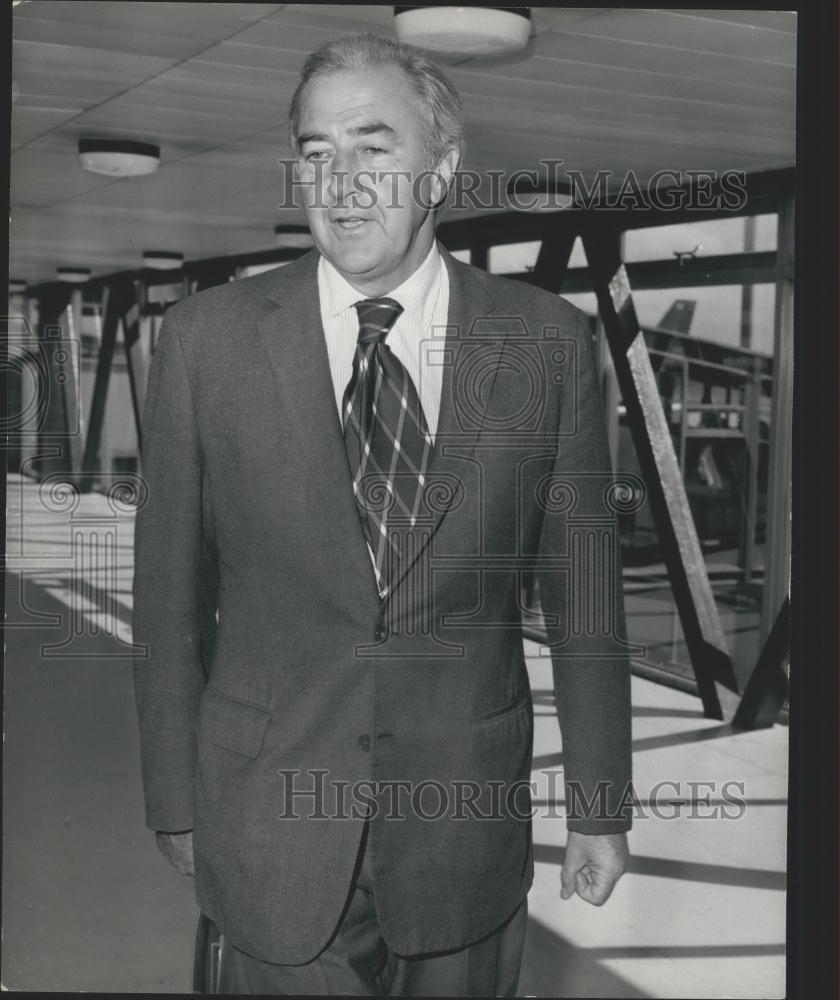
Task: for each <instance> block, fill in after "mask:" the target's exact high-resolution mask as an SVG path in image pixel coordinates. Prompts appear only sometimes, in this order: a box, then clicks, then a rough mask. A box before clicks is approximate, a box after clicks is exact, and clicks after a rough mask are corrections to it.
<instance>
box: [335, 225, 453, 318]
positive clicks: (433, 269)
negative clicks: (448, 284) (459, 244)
mask: <svg viewBox="0 0 840 1000" xmlns="http://www.w3.org/2000/svg"><path fill="white" fill-rule="evenodd" d="M442 266H443V260H442V258H441V255H440V251H439V250H438V245H437V240H435V241H434V242H433V243H432V246H431V249H430V250H429V252H428V254H427V255H426V258H425V260H424V261H423V263H422V264H421V265H420V267H418V268H417V270H416V271H414V273H413V274H410V275H409V276H408V277H407V278H406V279H405V281H404V282H403V283H402V284H401V285H399V286H397V288H395V289H394V290H393V291H392V292H388V293H387V295H388V298H390V299H396V301H397V302H399V304H400V305H401V306H402V307H403V312H404V313H407V314H409V315H411V316H413V317H415V318H416V319H417V320H418V321H422V319H423V317H424V314H425V312H426V309H427V305H428V304H429V300H430V299H431V298H432V290H433V288H434V286H435V282H436V281H438V280H439V278H440V271H441V267H442ZM318 277H319V279H320V281H319V285H320V287H321V295H322V299H323V301H322V303H321V307H322V309H323V311H324V314H325V316H327V317H330V318H332V317H335V316H338V315H339V314H340V313H342V312H344V311H345V310H346V309H352V308H353V306H354V305H355V304H356V303H357V302H359V301H360V300H361V299H364V298H365V296H364V295H363V294H362V293H361V292H360V291H359V290H358V289H357V288H354V287H353V286H352V285H351V284H350V282H349V281H347V279H346V278H344V277H343V276H342V275H341V274H339V272H338V271H337V270H336V269H335V268H334V267H333V265H332V264H331V263H330V262H329V261H328V260H327V259H326V257H324V256H322V257H321V259H320V260H319V261H318Z"/></svg>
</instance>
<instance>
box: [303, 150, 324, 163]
mask: <svg viewBox="0 0 840 1000" xmlns="http://www.w3.org/2000/svg"><path fill="white" fill-rule="evenodd" d="M329 155H330V154H329V152H328V151H327V150H326V149H313V150H312V152H311V153H305V154H304V157H303V158H304V160H306V162H307V163H324V162H325V161H326V160H327V159H328V157H329Z"/></svg>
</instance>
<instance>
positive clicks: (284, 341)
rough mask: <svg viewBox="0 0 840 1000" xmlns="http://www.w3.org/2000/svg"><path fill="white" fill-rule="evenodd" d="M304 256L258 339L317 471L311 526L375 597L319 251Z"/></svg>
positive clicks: (276, 296)
mask: <svg viewBox="0 0 840 1000" xmlns="http://www.w3.org/2000/svg"><path fill="white" fill-rule="evenodd" d="M307 256H308V257H309V258H310V259H308V260H303V259H301V265H302V270H303V273H302V275H301V276H300V280H298V281H297V282H295V283H294V284H291V283H289V282H285V283H283V284H282V286H281V289H280V290H278V291H276V292H275V293H270V294H269V296H268V297H269V299H271V301H272V302H273V303H274V304H275V308H274V309H272V310H271V312H269V313H268V314H267V315H266V316H264V317H263V319H262V320H260V322H259V333H260V338H261V340H262V344H263V347H264V348H265V351H266V354H267V355H268V360H269V363H270V365H271V369H272V371H273V373H274V376H275V378H276V379H277V382H278V387H279V390H280V391H279V393H278V396H279V400H280V405H281V407H282V408H283V410H284V411H285V420H284V421H283V427H284V431H285V432H286V433H288V434H291V435H293V436H294V437H295V438H296V439H297V445H298V447H299V448H300V449H301V451H302V453H303V454H305V455H306V456H307V465H308V466H309V467H310V468H312V469H313V470H314V475H313V478H314V480H315V482H316V484H317V487H318V495H319V497H320V500H321V507H320V509H319V510H316V511H313V512H312V525H313V529H314V530H315V531H322V532H324V533H327V534H328V536H329V538H331V539H337V540H338V541H337V544H338V545H339V546H341V548H342V549H343V551H344V553H345V555H346V557H347V558H346V560H344V561H343V562H344V563H345V565H349V567H350V568H351V570H352V571H353V572H354V573H357V574H358V575H359V577H360V579H361V578H362V577H363V578H364V583H363V584H362V586H364V587H367V588H370V589H371V591H372V593H373V594H374V595H375V596H377V597H378V594H377V590H376V580H375V577H374V575H373V571H372V568H371V565H370V559H369V557H368V551H367V544H366V540H365V536H364V532H363V530H362V526H361V522H360V520H359V515H358V513H357V509H356V501H355V499H354V497H353V481H352V478H351V476H350V468H349V465H348V463H347V452H346V450H345V447H344V435H343V433H342V429H341V421H340V418H339V415H338V411H337V409H336V405H335V391H334V388H333V381H332V375H331V373H330V363H329V356H328V354H327V345H326V339H325V337H324V330H323V326H322V324H321V313H320V308H319V298H318V279H317V266H318V254H317V253H316V252H314V251H313V252H312V253H311V254H310V255H307ZM281 276H282V273H281V275H280V276H278V277H281ZM325 543H326V538H325Z"/></svg>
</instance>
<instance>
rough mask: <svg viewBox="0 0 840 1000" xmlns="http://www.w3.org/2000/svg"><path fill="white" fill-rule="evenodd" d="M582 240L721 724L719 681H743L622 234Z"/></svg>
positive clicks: (597, 232) (699, 667)
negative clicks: (692, 505) (717, 598)
mask: <svg viewBox="0 0 840 1000" xmlns="http://www.w3.org/2000/svg"><path fill="white" fill-rule="evenodd" d="M582 236H583V245H584V249H585V251H586V257H587V261H588V263H589V271H590V275H591V278H592V285H593V288H594V290H595V293H596V295H597V297H598V307H599V311H600V314H601V319H602V321H603V324H604V331H605V333H606V336H607V341H608V343H609V345H610V353H611V354H612V357H613V363H614V365H615V371H616V376H617V378H618V383H619V386H620V388H621V392H622V396H623V398H624V405H625V407H626V409H627V417H628V422H629V424H630V431H631V434H632V436H633V443H634V445H635V447H636V453H637V456H638V459H639V465H640V467H641V469H642V473H643V475H644V478H645V483H646V485H647V488H648V495H649V498H650V505H651V511H652V513H653V517H654V522H655V524H656V530H657V533H658V535H659V541H660V544H661V546H662V550H663V556H664V559H665V565H666V566H667V569H668V575H669V578H670V582H671V587H672V589H673V592H674V599H675V602H676V605H677V610H678V612H679V616H680V623H681V624H682V628H683V633H684V635H685V641H686V646H687V647H688V652H689V656H690V657H691V664H692V667H693V668H694V674H695V677H696V678H697V688H698V692H699V694H700V698H701V699H702V702H703V709H704V712H705V714H706V716H707V717H708V718H715V719H722V718H723V710H722V708H721V704H720V700H719V698H718V694H717V690H716V688H715V682H716V681H717V682H719V683H720V684H722V685H724V686H725V687H726V688H729V689H730V690H732V691H737V690H738V684H737V681H736V678H735V673H734V670H733V667H732V659H731V657H730V654H729V648H728V645H727V642H726V638H725V636H724V632H723V626H722V625H721V621H720V616H719V614H718V610H717V606H716V604H715V600H714V596H713V594H712V588H711V585H710V583H709V577H708V574H707V572H706V565H705V562H704V560H703V553H702V550H701V548H700V543H699V541H698V538H697V532H696V530H695V527H694V520H693V518H692V515H691V510H690V508H689V505H688V497H687V496H686V492H685V484H684V482H683V477H682V473H681V471H680V467H679V463H678V461H677V456H676V453H675V451H674V445H673V442H672V440H671V434H670V431H669V429H668V424H667V422H666V420H665V414H664V412H663V409H662V403H661V400H660V398H659V390H658V387H657V384H656V377H655V375H654V372H653V369H652V367H651V364H650V358H649V356H648V351H647V346H646V345H645V339H644V335H643V334H642V331H641V329H640V327H639V322H638V319H637V318H636V310H635V308H634V306H633V297H632V293H631V289H630V283H629V280H628V278H627V272H626V270H625V267H624V264H623V262H622V260H621V249H620V247H621V244H620V232H619V231H618V230H617V229H616V228H615V227H614V226H610V225H608V224H604V223H598V222H596V221H594V220H593V221H592V222H590V223H589V225H588V226H587V227H585V228H584V230H583V233H582Z"/></svg>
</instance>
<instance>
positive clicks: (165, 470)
mask: <svg viewBox="0 0 840 1000" xmlns="http://www.w3.org/2000/svg"><path fill="white" fill-rule="evenodd" d="M290 129H291V138H292V143H293V146H294V149H295V151H296V155H297V171H298V172H297V182H298V184H299V186H300V190H301V191H302V192H303V194H304V198H305V201H306V211H307V217H308V221H309V225H310V228H311V231H312V235H313V237H314V240H315V244H316V248H317V250H315V251H312V252H310V253H308V254H306V255H305V256H303V257H301V258H299V259H298V260H296V261H294V262H293V263H291V264H289V265H288V266H286V267H284V268H282V269H279V270H276V271H272V272H269V273H266V274H263V275H260V276H257V277H255V278H252V279H248V280H245V281H239V282H234V283H232V284H228V285H224V286H221V287H217V288H213V289H210V290H208V291H206V292H202V293H200V294H198V295H196V296H193V297H191V298H189V299H187V300H185V301H183V302H182V303H180V304H178V305H177V306H175V307H173V308H172V309H171V310H170V311H169V312H168V313H167V317H166V321H165V324H164V327H163V330H162V332H161V335H160V339H159V343H158V346H157V349H156V352H155V355H154V359H153V363H152V367H151V374H150V383H149V391H148V396H147V403H146V410H145V416H144V427H145V433H144V455H143V467H144V474H145V476H146V480H147V485H148V499H147V501H146V503H145V504H144V505H143V506H142V507H141V508H140V509H139V510H138V514H137V522H136V561H135V582H134V601H135V609H134V616H135V617H134V622H135V641H136V642H138V643H142V644H145V645H146V646H147V653H146V655H144V656H140V657H138V658H137V660H136V667H135V680H136V690H137V704H138V714H139V719H140V727H141V737H142V763H143V776H144V787H145V797H146V814H147V823H148V826H149V827H150V829H152V830H154V831H156V833H157V838H158V844H159V846H160V847H161V850H162V851H163V852H164V854H165V855H166V856H167V858H168V859H169V860H170V861H171V862H172V863H173V864H174V865H175V866H176V867H177V868H178V869H179V871H182V872H184V873H187V874H193V873H194V874H195V879H196V883H195V885H196V893H197V898H198V901H199V904H200V905H201V907H202V910H203V911H204V912H205V913H206V914H207V915H208V916H209V917H210V918H211V919H212V920H213V921H214V922H215V923H216V924H217V925H218V927H219V928H220V930H221V932H222V934H223V935H224V940H225V949H226V954H225V957H224V959H223V963H222V965H223V968H222V989H223V991H226V992H237V993H239V992H265V993H269V992H273V993H281V994H282V993H287V994H295V993H316V994H317V993H335V994H350V995H365V994H385V995H414V996H419V995H430V996H431V995H450V996H496V995H505V996H509V995H513V994H514V993H515V990H516V982H517V977H518V972H519V963H520V957H521V951H522V943H523V937H524V927H525V918H526V895H527V892H528V889H529V887H530V884H531V880H532V876H533V858H532V846H531V825H530V822H529V802H530V799H529V795H528V791H529V790H528V787H527V782H528V779H529V775H530V766H531V744H532V734H533V710H532V706H531V698H530V692H529V686H528V677H527V673H526V669H525V663H524V657H523V649H522V640H521V628H520V593H521V584H522V579H523V575H524V573H525V572H532V571H533V572H536V573H537V575H538V579H539V584H540V593H541V600H542V607H543V612H544V615H545V618H546V625H547V631H548V634H549V639H550V642H551V645H550V649H551V655H552V660H553V669H554V678H555V688H556V700H557V708H558V716H559V721H560V725H561V729H562V735H563V753H564V767H565V771H566V774H565V778H566V781H567V809H568V818H567V826H568V841H567V847H566V854H565V863H564V866H563V871H562V879H561V891H560V894H561V896H562V897H563V898H568V897H569V896H570V895H572V894H573V893H574V892H577V893H578V894H579V895H580V896H582V897H583V898H584V899H586V900H588V901H589V902H591V903H594V904H596V905H598V904H601V903H603V902H604V901H605V900H606V898H607V897H608V896H609V894H610V892H611V891H612V888H613V885H614V883H615V882H616V880H617V879H618V878H619V877H620V875H621V874H622V872H623V870H624V868H625V865H626V858H627V846H626V831H627V829H628V828H629V826H630V819H629V815H628V813H627V809H626V805H627V803H626V801H625V798H624V796H625V793H626V788H627V786H628V784H629V781H630V712H629V666H628V660H627V656H626V651H625V646H624V644H623V641H622V639H621V636H622V635H623V618H622V605H621V581H620V570H619V566H618V559H617V545H616V539H617V535H616V533H615V522H614V517H613V515H612V514H611V512H610V510H609V509H608V506H609V505H607V506H606V507H605V504H604V498H605V497H606V498H609V495H610V481H609V475H608V473H607V470H608V469H609V457H608V452H607V446H606V440H605V432H604V428H603V422H602V414H601V409H600V401H599V393H598V389H597V384H596V378H595V371H594V365H593V352H592V346H591V340H590V337H589V333H588V328H587V324H586V322H585V320H584V317H583V316H582V314H580V313H579V312H578V311H577V310H575V309H574V308H573V307H572V306H570V305H569V304H568V303H566V302H564V301H563V300H562V299H559V298H557V297H556V296H553V295H549V294H547V293H545V292H542V291H539V290H536V289H534V288H531V287H530V286H528V285H525V284H523V283H517V282H512V281H507V280H504V279H501V278H495V277H492V276H490V275H487V274H485V273H484V272H482V271H479V270H477V269H475V268H471V267H469V266H466V265H463V264H461V263H459V262H458V261H456V260H454V259H453V258H452V257H451V256H450V255H449V254H447V253H446V252H445V251H443V250H442V248H441V247H440V246H439V245H438V244H437V242H436V240H435V215H436V208H437V206H439V205H440V204H441V203H442V202H443V200H444V199H445V197H446V192H447V187H448V185H449V183H450V182H451V180H452V177H453V175H454V173H455V171H456V170H457V168H458V164H459V161H460V157H461V151H462V147H463V138H462V124H461V108H460V101H459V98H458V95H457V93H456V92H455V91H454V89H453V88H452V86H451V84H450V83H449V82H448V81H447V80H446V78H445V77H444V76H443V75H442V74H441V72H440V71H439V70H438V69H437V68H436V67H435V66H434V64H433V63H431V62H430V61H429V60H428V59H426V58H425V57H424V56H423V55H422V54H421V53H420V52H418V51H417V50H414V49H411V48H409V47H405V46H400V45H397V44H396V43H394V42H391V41H388V40H385V39H380V38H375V37H373V36H352V37H350V38H345V39H340V40H339V41H337V42H333V43H330V44H329V45H327V46H324V47H323V48H322V49H320V50H319V51H318V52H316V53H314V54H313V55H311V56H310V57H309V59H308V60H307V62H306V65H305V67H304V69H303V72H302V77H301V82H300V85H299V87H298V89H297V92H296V94H295V96H294V100H293V103H292V108H291V115H290ZM593 553H596V556H595V557H594V558H591V556H592V554H593ZM575 802H576V803H583V804H584V807H583V808H580V809H576V808H573V806H574V803H575Z"/></svg>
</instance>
